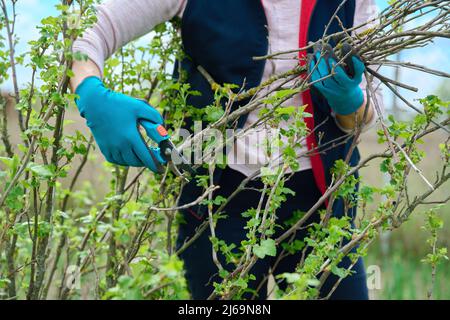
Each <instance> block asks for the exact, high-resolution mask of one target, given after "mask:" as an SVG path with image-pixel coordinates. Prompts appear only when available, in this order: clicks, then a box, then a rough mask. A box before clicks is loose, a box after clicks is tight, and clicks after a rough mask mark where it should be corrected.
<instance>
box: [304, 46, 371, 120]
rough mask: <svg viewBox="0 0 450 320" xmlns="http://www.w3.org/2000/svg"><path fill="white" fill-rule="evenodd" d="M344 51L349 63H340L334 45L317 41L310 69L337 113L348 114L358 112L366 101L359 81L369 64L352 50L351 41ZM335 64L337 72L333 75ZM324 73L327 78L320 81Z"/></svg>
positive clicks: (313, 78)
mask: <svg viewBox="0 0 450 320" xmlns="http://www.w3.org/2000/svg"><path fill="white" fill-rule="evenodd" d="M341 52H342V53H341V56H342V57H346V58H345V59H344V63H345V66H342V65H339V66H336V65H337V62H338V61H339V59H337V58H336V55H335V54H334V52H333V49H332V48H331V46H330V45H328V44H327V45H325V46H322V45H316V46H315V48H314V54H313V55H310V57H309V72H310V73H311V81H312V82H314V83H313V86H314V87H315V88H316V89H317V90H319V92H320V93H321V94H322V95H323V96H324V97H325V98H326V99H327V101H328V104H329V105H330V107H331V109H332V110H333V111H334V112H335V113H336V114H340V115H348V114H351V113H353V112H356V111H357V110H358V109H359V108H360V107H361V105H362V104H363V102H364V94H363V91H362V89H361V88H360V86H359V85H360V83H361V81H362V75H363V73H364V70H365V66H364V63H363V62H362V61H361V59H360V58H359V57H358V56H356V55H355V54H354V53H352V48H351V46H350V45H348V44H344V45H343V47H342V51H341ZM321 55H322V57H321ZM333 67H334V74H333V75H332V76H329V75H330V74H331V73H332V69H333ZM327 76H329V77H327ZM324 77H327V78H326V79H324V80H322V81H318V82H316V81H317V80H319V79H322V78H324Z"/></svg>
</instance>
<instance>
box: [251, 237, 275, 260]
mask: <svg viewBox="0 0 450 320" xmlns="http://www.w3.org/2000/svg"><path fill="white" fill-rule="evenodd" d="M253 253H254V254H255V255H256V256H257V257H258V258H260V259H264V257H265V256H271V257H275V255H276V254H277V246H276V244H275V240H273V239H266V240H263V241H261V244H257V245H255V246H254V247H253Z"/></svg>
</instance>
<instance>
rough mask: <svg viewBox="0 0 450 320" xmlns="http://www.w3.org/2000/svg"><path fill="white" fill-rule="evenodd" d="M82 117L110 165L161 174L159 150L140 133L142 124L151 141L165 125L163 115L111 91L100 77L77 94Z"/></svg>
mask: <svg viewBox="0 0 450 320" xmlns="http://www.w3.org/2000/svg"><path fill="white" fill-rule="evenodd" d="M75 93H76V94H77V95H78V96H79V98H78V99H77V100H76V104H77V107H78V110H79V111H80V114H81V116H82V117H83V118H85V119H86V120H87V125H88V127H89V128H90V129H91V131H92V134H93V135H94V138H95V141H96V142H97V144H98V146H99V148H100V151H101V152H102V153H103V155H104V156H105V158H106V160H107V161H108V162H111V163H114V164H118V165H122V166H131V167H147V168H149V169H150V170H152V171H153V172H161V168H162V164H164V163H165V161H164V160H163V159H162V157H161V155H160V152H159V149H158V148H149V147H148V146H147V144H146V143H145V141H144V138H143V137H142V136H141V134H140V132H139V130H138V124H141V125H142V126H143V127H144V128H145V130H146V131H147V134H148V135H149V137H153V136H154V134H153V133H154V131H155V129H156V128H157V127H158V126H159V125H161V124H163V118H162V116H161V114H160V113H159V112H158V111H157V110H156V109H154V108H153V107H151V106H150V105H149V104H147V103H146V102H145V101H142V100H138V99H135V98H132V97H129V96H126V95H124V94H121V93H117V92H114V91H111V90H109V89H107V88H105V86H104V85H103V82H102V81H101V80H100V79H99V78H97V77H88V78H86V79H84V80H83V82H82V83H81V84H80V85H79V86H78V88H77V89H76V92H75Z"/></svg>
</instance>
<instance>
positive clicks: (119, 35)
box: [72, 0, 186, 74]
mask: <svg viewBox="0 0 450 320" xmlns="http://www.w3.org/2000/svg"><path fill="white" fill-rule="evenodd" d="M185 1H186V0H126V1H124V0H108V1H106V2H105V3H103V4H101V5H99V6H98V7H97V22H96V23H95V25H94V26H93V27H92V28H90V29H88V30H86V31H85V32H84V34H83V36H82V37H81V38H79V39H77V40H76V41H75V42H74V44H73V47H72V50H73V52H81V53H84V54H86V55H87V56H88V57H89V59H91V60H92V61H93V62H94V63H95V64H96V65H97V66H98V68H99V69H100V71H101V72H102V74H103V67H104V62H105V60H106V59H108V58H109V57H110V56H111V55H112V54H113V53H114V52H116V51H117V50H118V49H119V48H121V47H122V46H124V45H125V44H127V43H129V42H130V41H133V40H135V39H137V38H139V37H141V36H143V35H144V34H146V33H149V32H150V31H151V30H152V29H153V28H154V27H155V26H156V25H158V24H160V23H162V22H165V21H169V20H170V19H172V18H173V17H175V16H176V15H177V14H180V12H181V10H182V9H183V7H184V5H185Z"/></svg>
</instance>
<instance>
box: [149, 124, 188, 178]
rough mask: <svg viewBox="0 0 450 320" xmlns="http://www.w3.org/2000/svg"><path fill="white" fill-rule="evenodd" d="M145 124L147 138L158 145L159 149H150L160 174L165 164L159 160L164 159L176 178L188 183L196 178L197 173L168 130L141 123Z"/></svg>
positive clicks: (157, 125)
mask: <svg viewBox="0 0 450 320" xmlns="http://www.w3.org/2000/svg"><path fill="white" fill-rule="evenodd" d="M143 122H145V128H146V129H147V130H146V132H147V136H148V137H149V138H150V139H152V140H153V141H154V142H156V143H157V144H158V148H149V151H150V155H151V157H152V159H153V161H154V162H155V164H156V167H157V170H158V172H159V173H163V172H164V166H163V164H164V163H161V161H160V160H158V159H160V158H162V159H163V160H164V161H165V162H166V163H167V165H168V166H169V168H170V170H171V171H172V172H173V173H174V174H175V175H176V176H178V177H181V178H183V179H185V180H186V181H189V177H194V176H195V175H196V171H195V170H194V168H193V167H192V166H191V165H190V163H189V161H188V160H187V159H186V158H185V157H184V156H183V155H182V153H181V152H180V151H179V150H178V149H177V147H176V146H175V144H174V143H173V142H172V140H171V139H170V135H169V133H168V132H167V130H166V128H165V127H164V126H163V125H161V124H156V123H152V122H149V121H141V123H143ZM156 152H157V153H159V156H158V155H156V154H155V153H156Z"/></svg>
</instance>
